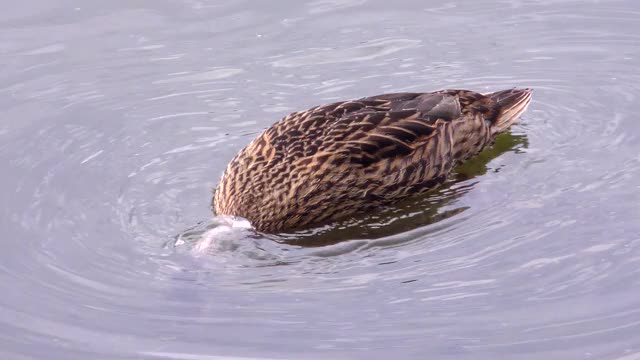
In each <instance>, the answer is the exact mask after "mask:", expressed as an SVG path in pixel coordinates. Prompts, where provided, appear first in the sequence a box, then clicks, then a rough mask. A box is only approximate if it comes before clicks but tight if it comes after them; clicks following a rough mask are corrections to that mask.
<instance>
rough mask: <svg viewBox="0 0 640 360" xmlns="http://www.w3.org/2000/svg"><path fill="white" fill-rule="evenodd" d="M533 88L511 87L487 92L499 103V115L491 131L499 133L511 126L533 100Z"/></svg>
mask: <svg viewBox="0 0 640 360" xmlns="http://www.w3.org/2000/svg"><path fill="white" fill-rule="evenodd" d="M532 92H533V89H510V90H502V91H496V92H494V93H490V94H486V96H488V97H489V98H490V99H491V100H493V101H495V102H496V104H497V109H498V115H497V116H496V119H495V120H494V121H493V124H491V132H492V133H493V134H498V133H500V132H503V131H505V130H506V129H507V128H508V127H509V126H511V125H512V124H513V123H514V122H516V120H518V117H519V116H520V115H522V113H523V112H524V111H525V110H527V107H528V106H529V103H530V102H531V93H532Z"/></svg>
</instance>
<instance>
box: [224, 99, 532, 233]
mask: <svg viewBox="0 0 640 360" xmlns="http://www.w3.org/2000/svg"><path fill="white" fill-rule="evenodd" d="M530 100H531V90H530V89H524V90H515V89H514V90H505V91H499V92H495V93H491V94H486V95H483V94H480V93H476V92H472V91H467V90H443V91H437V92H432V93H397V94H385V95H378V96H372V97H367V98H363V99H359V100H353V101H342V102H337V103H333V104H329V105H324V106H317V107H314V108H311V109H309V110H306V111H301V112H295V113H293V114H291V115H288V116H286V117H284V118H283V119H282V120H280V121H279V122H277V123H276V124H274V125H273V126H271V127H270V128H268V129H267V130H266V131H265V132H264V133H263V134H262V135H260V136H259V137H258V138H256V139H255V140H253V141H252V142H251V143H250V144H249V145H247V147H245V148H244V149H242V150H241V151H240V153H238V155H236V157H235V158H234V159H233V160H231V162H230V163H229V165H228V166H227V169H226V170H225V172H224V175H223V176H222V179H221V181H220V184H219V186H218V188H217V189H216V192H215V195H214V198H213V207H214V210H215V212H216V213H217V214H218V215H232V216H240V217H243V218H246V219H248V220H249V221H250V222H251V224H252V225H253V226H254V227H255V228H256V229H257V230H259V231H263V232H279V231H285V230H293V229H300V228H305V227H309V226H312V225H314V224H318V223H323V222H328V221H333V220H337V219H341V218H345V217H347V216H349V215H353V214H354V213H357V212H362V211H366V210H370V209H373V208H375V207H377V206H379V205H381V204H386V203H390V202H393V201H396V200H400V199H402V198H405V197H407V196H408V195H410V194H414V193H419V192H422V191H425V190H428V189H429V188H431V187H433V186H434V185H435V184H437V183H439V182H441V181H442V180H444V179H445V177H446V176H447V174H448V173H449V172H450V171H451V169H452V168H453V167H454V166H455V165H456V164H457V163H459V162H460V161H463V160H465V159H468V158H469V157H471V156H473V155H475V154H477V153H478V152H480V151H481V150H482V149H483V148H484V147H485V146H487V145H490V144H491V143H492V141H493V139H494V138H495V136H496V135H497V134H498V133H499V132H501V131H504V130H505V129H507V128H508V127H509V126H510V125H511V124H512V123H513V122H515V120H516V119H517V118H518V116H520V114H522V112H524V111H525V110H526V108H527V106H528V105H529V102H530Z"/></svg>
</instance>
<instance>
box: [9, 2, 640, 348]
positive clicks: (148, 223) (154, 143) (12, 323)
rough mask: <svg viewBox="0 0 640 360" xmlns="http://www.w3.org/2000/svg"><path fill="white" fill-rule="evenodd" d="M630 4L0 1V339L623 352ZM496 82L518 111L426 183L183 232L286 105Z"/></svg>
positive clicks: (630, 246)
mask: <svg viewBox="0 0 640 360" xmlns="http://www.w3.org/2000/svg"><path fill="white" fill-rule="evenodd" d="M639 24H640V5H638V3H637V2H636V1H633V0H626V1H614V0H611V1H597V0H593V1H570V0H566V1H562V0H557V1H549V0H533V1H519V0H509V1H487V0H481V1H473V2H471V1H452V2H445V3H443V2H435V1H426V2H424V1H416V0H411V1H403V0H398V1H395V2H393V4H389V3H388V2H385V1H381V0H369V1H367V0H316V1H293V0H289V1H278V2H256V1H254V2H249V1H241V0H236V1H226V2H220V1H213V0H211V1H196V0H183V1H171V0H164V1H156V0H139V1H135V2H131V1H108V2H105V1H101V2H99V1H72V0H59V1H55V2H51V1H44V0H31V1H27V2H11V3H10V4H9V3H7V4H5V6H4V7H3V11H2V15H0V34H1V35H0V59H1V61H0V64H1V65H0V114H1V116H0V118H1V119H2V120H0V172H1V173H2V176H0V185H1V186H2V189H3V191H1V192H0V213H1V216H0V224H1V227H0V228H1V229H2V231H3V237H2V240H3V241H2V243H3V247H2V252H1V254H0V283H1V284H3V285H2V296H0V357H2V358H3V359H45V358H46V359H219V358H224V357H238V358H270V359H284V358H289V359H296V358H306V359H321V358H323V359H342V358H350V359H351V358H380V359H383V358H388V357H389V356H395V357H397V358H403V359H412V358H413V359H423V358H433V359H436V358H437V359H495V358H509V359H541V358H545V359H546V358H553V359H618V360H622V359H624V360H631V359H640V335H639V334H640V310H639V309H640V291H639V290H638V286H639V285H640V280H639V279H640V276H639V275H640V270H638V269H640V221H639V220H640V210H639V205H638V204H639V203H640V180H639V179H640V141H639V140H640V139H639V135H638V134H640V123H639V122H638V119H637V106H636V103H637V101H638V94H639V93H640V72H638V61H639V59H638V57H639V55H640V35H638V34H639V33H640V26H639ZM513 86H519V87H524V86H527V87H533V88H534V89H535V93H534V100H533V103H532V105H531V106H530V108H529V111H528V112H527V113H526V115H525V116H524V117H523V119H522V122H521V123H520V124H518V125H516V126H514V127H513V128H512V130H511V132H510V134H506V135H503V136H502V137H501V138H499V139H498V143H497V145H496V147H495V148H494V149H492V150H490V151H487V152H485V153H483V154H482V156H481V157H480V158H478V159H475V160H473V161H472V162H471V163H470V164H468V165H467V166H466V167H464V168H462V169H458V171H457V174H456V175H454V176H452V178H451V180H450V181H449V182H448V183H447V184H446V185H445V186H443V187H442V188H440V189H439V190H438V191H435V192H433V193H431V194H429V195H428V196H426V197H423V198H420V199H412V200H410V201H407V202H405V203H403V204H400V205H398V206H397V207H395V208H391V209H385V210H384V211H380V212H379V213H376V214H370V215H369V216H367V217H363V218H359V219H354V220H352V221H346V222H344V223H341V224H338V225H336V226H335V227H334V228H323V229H318V230H315V231H311V232H305V233H299V234H285V235H280V236H269V237H265V236H263V235H260V234H255V233H252V232H251V231H248V230H242V229H240V230H238V231H235V232H232V233H229V234H227V235H228V236H225V238H224V239H223V240H221V241H219V242H217V243H215V244H214V246H212V247H211V248H209V249H207V251H200V252H196V251H194V249H195V247H196V243H197V241H198V239H199V238H200V237H201V236H202V234H203V233H205V232H206V231H207V230H208V229H211V228H215V226H216V223H215V221H214V220H212V219H211V213H210V209H209V202H210V200H211V195H212V189H213V187H215V184H216V182H217V180H218V179H219V176H220V175H221V173H222V171H223V169H224V166H225V165H226V163H227V162H228V161H229V160H230V159H231V157H232V156H233V155H234V154H235V153H236V152H237V151H238V150H239V149H240V148H241V147H242V146H244V145H245V144H246V143H248V142H249V141H250V140H251V139H252V138H253V137H255V136H256V135H257V134H258V133H259V132H261V131H262V129H264V128H265V127H267V126H269V125H270V124H271V123H273V122H274V121H276V120H277V119H278V118H280V117H281V116H283V115H285V114H287V113H288V112H291V111H294V110H300V109H305V108H307V107H310V106H312V105H317V104H322V103H326V102H330V101H332V100H337V99H348V98H354V97H361V96H365V95H374V94H378V93H383V92H391V91H418V90H425V91H427V90H435V89H440V88H468V89H473V90H478V91H491V90H498V89H502V88H509V87H513ZM194 252H195V253H194Z"/></svg>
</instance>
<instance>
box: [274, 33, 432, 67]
mask: <svg viewBox="0 0 640 360" xmlns="http://www.w3.org/2000/svg"><path fill="white" fill-rule="evenodd" d="M420 43H421V41H420V40H410V39H378V40H372V41H369V42H367V43H366V44H362V45H358V46H355V47H352V48H345V49H329V48H326V49H309V50H310V51H311V54H304V55H294V56H290V57H286V58H284V59H280V60H276V61H274V62H272V65H273V66H275V67H285V68H289V67H299V66H309V65H326V64H336V63H343V62H360V61H368V60H374V59H376V58H379V57H383V56H387V55H390V54H393V53H396V52H399V51H402V50H406V49H411V48H415V47H417V46H418V45H419V44H420Z"/></svg>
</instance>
